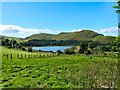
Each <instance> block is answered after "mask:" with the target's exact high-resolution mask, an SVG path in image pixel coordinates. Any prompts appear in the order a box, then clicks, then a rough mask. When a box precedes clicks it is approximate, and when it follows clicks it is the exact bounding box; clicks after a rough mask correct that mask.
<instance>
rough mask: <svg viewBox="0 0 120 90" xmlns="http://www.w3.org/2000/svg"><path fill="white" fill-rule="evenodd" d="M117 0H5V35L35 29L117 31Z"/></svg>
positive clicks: (55, 31)
mask: <svg viewBox="0 0 120 90" xmlns="http://www.w3.org/2000/svg"><path fill="white" fill-rule="evenodd" d="M115 4H116V3H115V2H3V3H2V23H0V24H1V25H0V26H2V28H1V31H2V34H3V35H7V36H18V37H26V36H29V35H31V34H35V33H42V32H43V33H52V34H57V33H60V32H73V31H80V30H82V29H90V30H93V31H96V32H98V33H102V34H104V35H114V36H116V35H117V24H118V15H117V14H116V13H115V9H113V8H112V6H113V5H115Z"/></svg>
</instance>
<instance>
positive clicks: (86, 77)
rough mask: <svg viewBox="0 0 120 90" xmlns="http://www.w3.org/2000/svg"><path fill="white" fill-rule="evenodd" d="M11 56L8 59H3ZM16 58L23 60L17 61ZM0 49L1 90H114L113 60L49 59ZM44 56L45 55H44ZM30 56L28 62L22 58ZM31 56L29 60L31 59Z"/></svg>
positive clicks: (66, 56)
mask: <svg viewBox="0 0 120 90" xmlns="http://www.w3.org/2000/svg"><path fill="white" fill-rule="evenodd" d="M6 53H8V55H10V54H12V59H10V58H8V59H7V57H6V56H5V55H6ZM17 54H23V55H25V54H26V56H24V58H21V59H18V58H17V57H16V55H17ZM34 54H36V53H35V52H34V53H30V52H29V53H28V52H25V51H20V50H13V49H7V48H5V47H3V48H2V54H1V55H2V56H0V57H2V78H1V79H2V83H1V85H0V86H1V87H4V88H23V87H33V88H35V87H37V88H101V87H103V88H104V87H114V88H116V87H117V84H118V82H117V71H118V69H117V63H118V59H117V58H114V57H95V56H93V58H92V59H90V58H89V57H88V56H82V55H64V54H63V55H50V54H51V53H37V55H40V57H37V56H36V57H34ZM44 54H46V55H44ZM27 55H31V57H30V58H26V57H27ZM32 55H33V56H32Z"/></svg>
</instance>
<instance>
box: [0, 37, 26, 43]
mask: <svg viewBox="0 0 120 90" xmlns="http://www.w3.org/2000/svg"><path fill="white" fill-rule="evenodd" d="M1 38H4V39H6V38H7V39H9V40H11V39H14V40H16V41H17V42H19V43H21V42H26V41H28V40H24V39H23V38H18V37H8V36H3V35H0V40H1Z"/></svg>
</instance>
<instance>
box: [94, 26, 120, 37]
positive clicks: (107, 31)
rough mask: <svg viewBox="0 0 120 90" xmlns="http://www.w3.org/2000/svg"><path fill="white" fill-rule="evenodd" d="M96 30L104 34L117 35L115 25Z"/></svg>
mask: <svg viewBox="0 0 120 90" xmlns="http://www.w3.org/2000/svg"><path fill="white" fill-rule="evenodd" d="M95 31H96V32H98V33H100V34H104V35H110V36H117V35H118V28H117V27H110V28H105V29H100V30H95Z"/></svg>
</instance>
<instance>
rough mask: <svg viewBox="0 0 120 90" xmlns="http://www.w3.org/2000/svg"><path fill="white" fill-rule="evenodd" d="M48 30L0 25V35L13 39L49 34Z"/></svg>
mask: <svg viewBox="0 0 120 90" xmlns="http://www.w3.org/2000/svg"><path fill="white" fill-rule="evenodd" d="M49 32H50V29H35V28H23V27H20V26H17V25H0V34H1V35H7V36H13V37H26V36H29V35H32V34H37V33H49Z"/></svg>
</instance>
